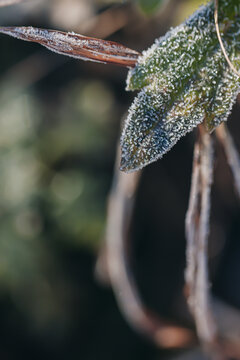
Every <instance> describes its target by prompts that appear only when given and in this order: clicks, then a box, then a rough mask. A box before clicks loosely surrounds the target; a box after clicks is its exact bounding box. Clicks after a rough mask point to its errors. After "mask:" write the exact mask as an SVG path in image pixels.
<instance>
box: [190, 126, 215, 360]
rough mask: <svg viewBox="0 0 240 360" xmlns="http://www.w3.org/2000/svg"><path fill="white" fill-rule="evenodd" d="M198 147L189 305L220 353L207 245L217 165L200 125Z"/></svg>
mask: <svg viewBox="0 0 240 360" xmlns="http://www.w3.org/2000/svg"><path fill="white" fill-rule="evenodd" d="M199 130H200V131H199V136H198V139H197V143H196V145H195V150H194V161H193V174H192V185H191V192H190V201H189V209H188V212H187V216H186V238H187V255H186V256H187V269H186V282H187V285H188V290H189V306H190V309H191V312H192V314H193V317H194V319H195V322H196V327H197V332H198V335H199V338H200V340H201V341H202V342H203V344H204V345H205V346H206V347H207V349H208V351H210V352H212V351H213V352H214V354H217V356H218V357H217V358H218V359H219V358H220V356H219V353H218V349H217V345H216V344H217V343H216V338H217V332H216V325H215V319H214V317H213V315H212V309H211V304H210V296H209V284H208V281H209V280H208V267H207V259H208V256H207V245H208V232H209V211H210V191H211V184H212V169H213V145H212V139H211V136H210V135H209V134H208V133H207V132H206V131H205V130H204V127H203V126H199Z"/></svg>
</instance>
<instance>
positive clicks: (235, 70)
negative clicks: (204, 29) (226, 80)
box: [214, 0, 240, 77]
mask: <svg viewBox="0 0 240 360" xmlns="http://www.w3.org/2000/svg"><path fill="white" fill-rule="evenodd" d="M214 2H215V10H214V21H215V27H216V32H217V37H218V41H219V44H220V46H221V49H222V52H223V55H224V57H225V59H226V61H227V63H228V65H229V67H230V68H231V69H232V71H233V72H234V73H235V74H236V75H237V76H239V77H240V73H239V71H238V70H237V69H236V68H235V66H234V65H233V63H232V62H231V60H230V59H229V56H228V54H227V51H226V49H225V46H224V44H223V41H222V37H221V34H220V30H219V24H218V0H214Z"/></svg>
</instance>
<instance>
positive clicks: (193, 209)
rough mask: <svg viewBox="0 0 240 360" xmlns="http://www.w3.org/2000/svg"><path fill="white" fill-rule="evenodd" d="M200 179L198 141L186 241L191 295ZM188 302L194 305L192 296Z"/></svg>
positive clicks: (187, 281) (186, 221) (187, 277)
mask: <svg viewBox="0 0 240 360" xmlns="http://www.w3.org/2000/svg"><path fill="white" fill-rule="evenodd" d="M199 179H200V144H199V141H196V143H195V146H194V156H193V169H192V179H191V191H190V197H189V205H188V211H187V214H186V220H185V229H186V239H187V249H186V261H187V267H186V271H185V279H186V284H187V286H188V289H189V293H190V294H193V291H194V286H195V272H196V262H195V257H196V244H195V241H194V237H195V233H196V230H197V229H196V226H197V222H198V219H197V218H196V216H197V213H198V197H199ZM188 300H189V304H190V305H191V303H192V298H191V296H189V299H188Z"/></svg>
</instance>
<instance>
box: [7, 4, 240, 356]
mask: <svg viewBox="0 0 240 360" xmlns="http://www.w3.org/2000/svg"><path fill="white" fill-rule="evenodd" d="M173 3H174V1H173ZM177 3H178V5H176V4H177ZM200 3H202V1H200V2H199V1H181V2H180V1H179V2H175V5H176V6H173V8H172V9H174V11H173V10H171V11H166V9H162V11H165V13H164V14H165V15H164V16H163V14H161V12H155V13H154V14H153V15H152V16H150V17H146V16H145V15H144V14H143V13H142V12H141V11H140V10H139V7H138V5H137V4H135V3H133V2H125V1H124V2H123V1H122V2H121V1H119V2H117V1H115V2H113V1H112V2H110V1H105V2H104V1H88V0H86V1H84V0H82V1H81V0H71V1H67V0H58V1H57V0H56V1H54V0H52V1H32V2H26V3H24V4H19V5H15V6H12V7H6V8H0V21H1V24H2V25H33V26H39V27H47V28H54V29H61V30H69V31H72V30H73V31H76V32H79V33H83V34H88V35H92V36H98V37H106V38H107V39H111V40H114V41H118V42H121V43H122V44H124V45H127V46H129V47H132V48H133V49H136V50H139V51H141V50H143V49H145V48H146V47H148V46H150V45H151V44H152V42H153V41H154V39H155V38H156V37H158V36H160V35H162V34H164V33H165V31H166V30H167V29H168V28H169V27H170V25H176V24H178V23H179V22H181V21H182V20H183V19H184V18H185V17H186V16H187V15H188V14H190V13H191V12H192V11H193V10H195V9H196V8H197V7H198V5H199V4H200ZM166 14H167V15H166ZM0 42H1V57H0V358H1V359H2V360H5V359H6V360H8V359H9V360H12V359H43V358H45V359H54V358H58V359H70V360H74V359H83V360H93V359H94V360H95V359H104V360H108V359H109V360H110V359H116V360H118V359H119V360H120V359H125V360H128V359H129V360H130V359H139V360H141V359H148V360H150V359H151V360H157V359H163V358H164V359H165V358H172V357H174V356H177V355H178V352H173V351H166V350H161V349H158V348H157V347H156V346H155V345H153V344H152V343H151V342H150V341H148V340H147V339H145V338H144V337H143V336H140V335H139V334H137V332H135V331H134V330H132V329H131V327H130V326H129V325H128V324H127V322H126V321H125V319H124V317H123V316H122V314H121V313H120V311H119V309H118V306H117V304H116V301H115V298H114V295H113V293H112V290H111V289H110V288H108V287H107V286H103V285H102V284H100V283H99V281H97V279H96V276H95V264H96V259H97V256H98V253H99V250H100V249H101V245H102V243H103V238H104V227H105V222H106V204H107V195H108V193H109V190H110V187H111V180H112V175H113V167H114V160H115V155H116V154H115V153H116V143H117V141H118V138H119V134H120V123H121V119H122V117H123V116H124V114H125V113H126V111H127V109H128V107H129V105H130V104H131V101H132V99H133V96H134V94H132V93H127V92H126V91H125V78H126V75H127V70H126V69H124V68H120V67H114V66H112V65H108V66H107V65H101V64H94V63H86V62H83V61H77V60H75V59H68V58H65V57H63V56H60V55H57V54H53V53H50V52H49V51H48V50H46V49H43V48H41V47H39V46H38V45H35V44H29V43H25V42H21V41H18V40H15V39H12V38H9V37H6V36H1V38H0ZM239 113H240V109H239V105H238V104H236V106H235V107H234V109H233V113H232V115H231V118H230V119H229V128H230V130H231V132H232V134H233V135H234V139H235V141H236V143H237V145H238V146H239V148H240V140H239V136H238V134H239V131H240V122H239ZM194 139H195V133H194V132H192V133H191V134H189V135H188V136H186V137H185V138H184V139H182V140H181V141H180V142H179V143H178V144H177V145H176V146H175V147H174V148H173V149H172V150H171V152H169V153H168V154H167V155H166V156H165V157H164V158H163V159H162V160H161V161H158V162H157V163H154V164H153V165H150V166H148V167H147V168H146V169H145V170H144V172H143V176H142V179H141V182H140V186H139V189H138V195H137V199H136V205H135V210H134V218H133V221H132V225H131V235H132V236H131V239H132V244H131V246H132V253H133V258H134V269H133V271H134V275H135V277H136V280H137V283H138V286H139V289H140V291H141V294H142V296H143V299H144V300H145V302H146V304H147V306H148V307H149V308H151V309H152V310H154V311H156V312H157V313H158V314H160V315H162V316H164V317H165V318H167V319H172V320H174V321H175V320H176V321H179V322H183V323H184V324H186V323H189V324H190V326H191V320H190V316H189V314H188V312H187V307H186V302H185V299H184V296H183V286H184V267H185V238H184V219H185V213H186V210H187V205H188V195H189V189H190V178H191V167H192V152H193V144H194ZM215 158H216V161H215V174H214V176H215V182H214V186H213V192H212V211H211V235H210V246H209V254H210V274H211V282H212V289H213V292H214V293H215V295H217V296H218V297H220V298H221V299H223V300H225V301H226V302H228V304H231V305H233V306H234V307H236V308H239V307H240V286H239V276H240V261H239V259H240V241H239V240H240V221H239V219H240V207H239V201H238V199H237V195H236V192H235V190H234V187H233V182H232V176H231V172H230V170H229V168H228V166H227V164H226V159H225V156H224V154H223V151H222V149H221V148H219V146H217V147H216V154H215Z"/></svg>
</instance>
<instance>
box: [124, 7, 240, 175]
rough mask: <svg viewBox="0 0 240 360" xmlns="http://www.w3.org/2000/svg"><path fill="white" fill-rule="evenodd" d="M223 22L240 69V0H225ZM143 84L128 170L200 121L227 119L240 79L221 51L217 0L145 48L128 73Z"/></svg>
mask: <svg viewBox="0 0 240 360" xmlns="http://www.w3.org/2000/svg"><path fill="white" fill-rule="evenodd" d="M219 25H220V31H221V34H222V38H223V41H224V46H225V47H226V50H227V52H228V54H229V57H230V59H231V61H232V62H233V64H234V66H235V67H236V68H237V69H240V4H239V0H228V1H226V0H225V1H224V0H222V1H220V7H219ZM140 89H141V91H140V92H139V94H138V96H137V97H136V98H135V100H134V102H133V104H132V106H131V107H130V110H129V114H128V117H127V120H126V123H125V126H124V130H123V134H122V138H121V147H122V159H121V169H122V170H124V171H132V170H136V169H139V168H142V167H143V166H145V165H147V164H149V163H151V162H153V161H155V160H157V159H159V158H161V157H162V156H163V155H164V154H165V153H166V152H167V151H169V150H170V149H171V148H172V147H173V145H175V144H176V142H177V141H178V140H179V139H180V138H181V137H182V136H184V135H185V134H186V133H187V132H190V131H191V130H192V129H193V128H194V127H196V126H197V125H198V124H200V123H201V122H204V123H205V126H206V128H207V129H208V131H212V130H214V128H215V127H216V126H218V125H219V124H220V123H221V122H222V121H226V120H227V118H228V115H229V113H230V111H231V109H232V106H233V104H234V101H235V99H236V96H237V94H238V92H240V80H239V78H238V77H237V75H236V74H235V73H233V72H232V70H231V69H230V68H229V65H228V64H227V62H226V60H225V57H224V55H223V53H222V51H221V48H220V45H219V41H218V39H217V35H216V29H215V24H214V6H213V3H212V2H210V3H209V4H208V5H206V6H204V7H201V8H200V9H199V10H198V11H197V12H196V13H194V14H193V15H192V16H191V17H190V18H189V19H188V20H187V21H186V22H185V23H183V24H182V25H180V26H179V27H177V28H175V29H171V30H170V31H169V32H168V33H167V34H166V35H165V36H164V37H162V38H160V39H158V40H156V41H155V43H154V44H153V46H152V47H151V48H150V49H149V50H147V51H145V52H143V54H142V56H141V57H139V59H138V63H137V65H136V67H135V68H134V69H132V70H130V71H129V74H128V79H127V90H140Z"/></svg>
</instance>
